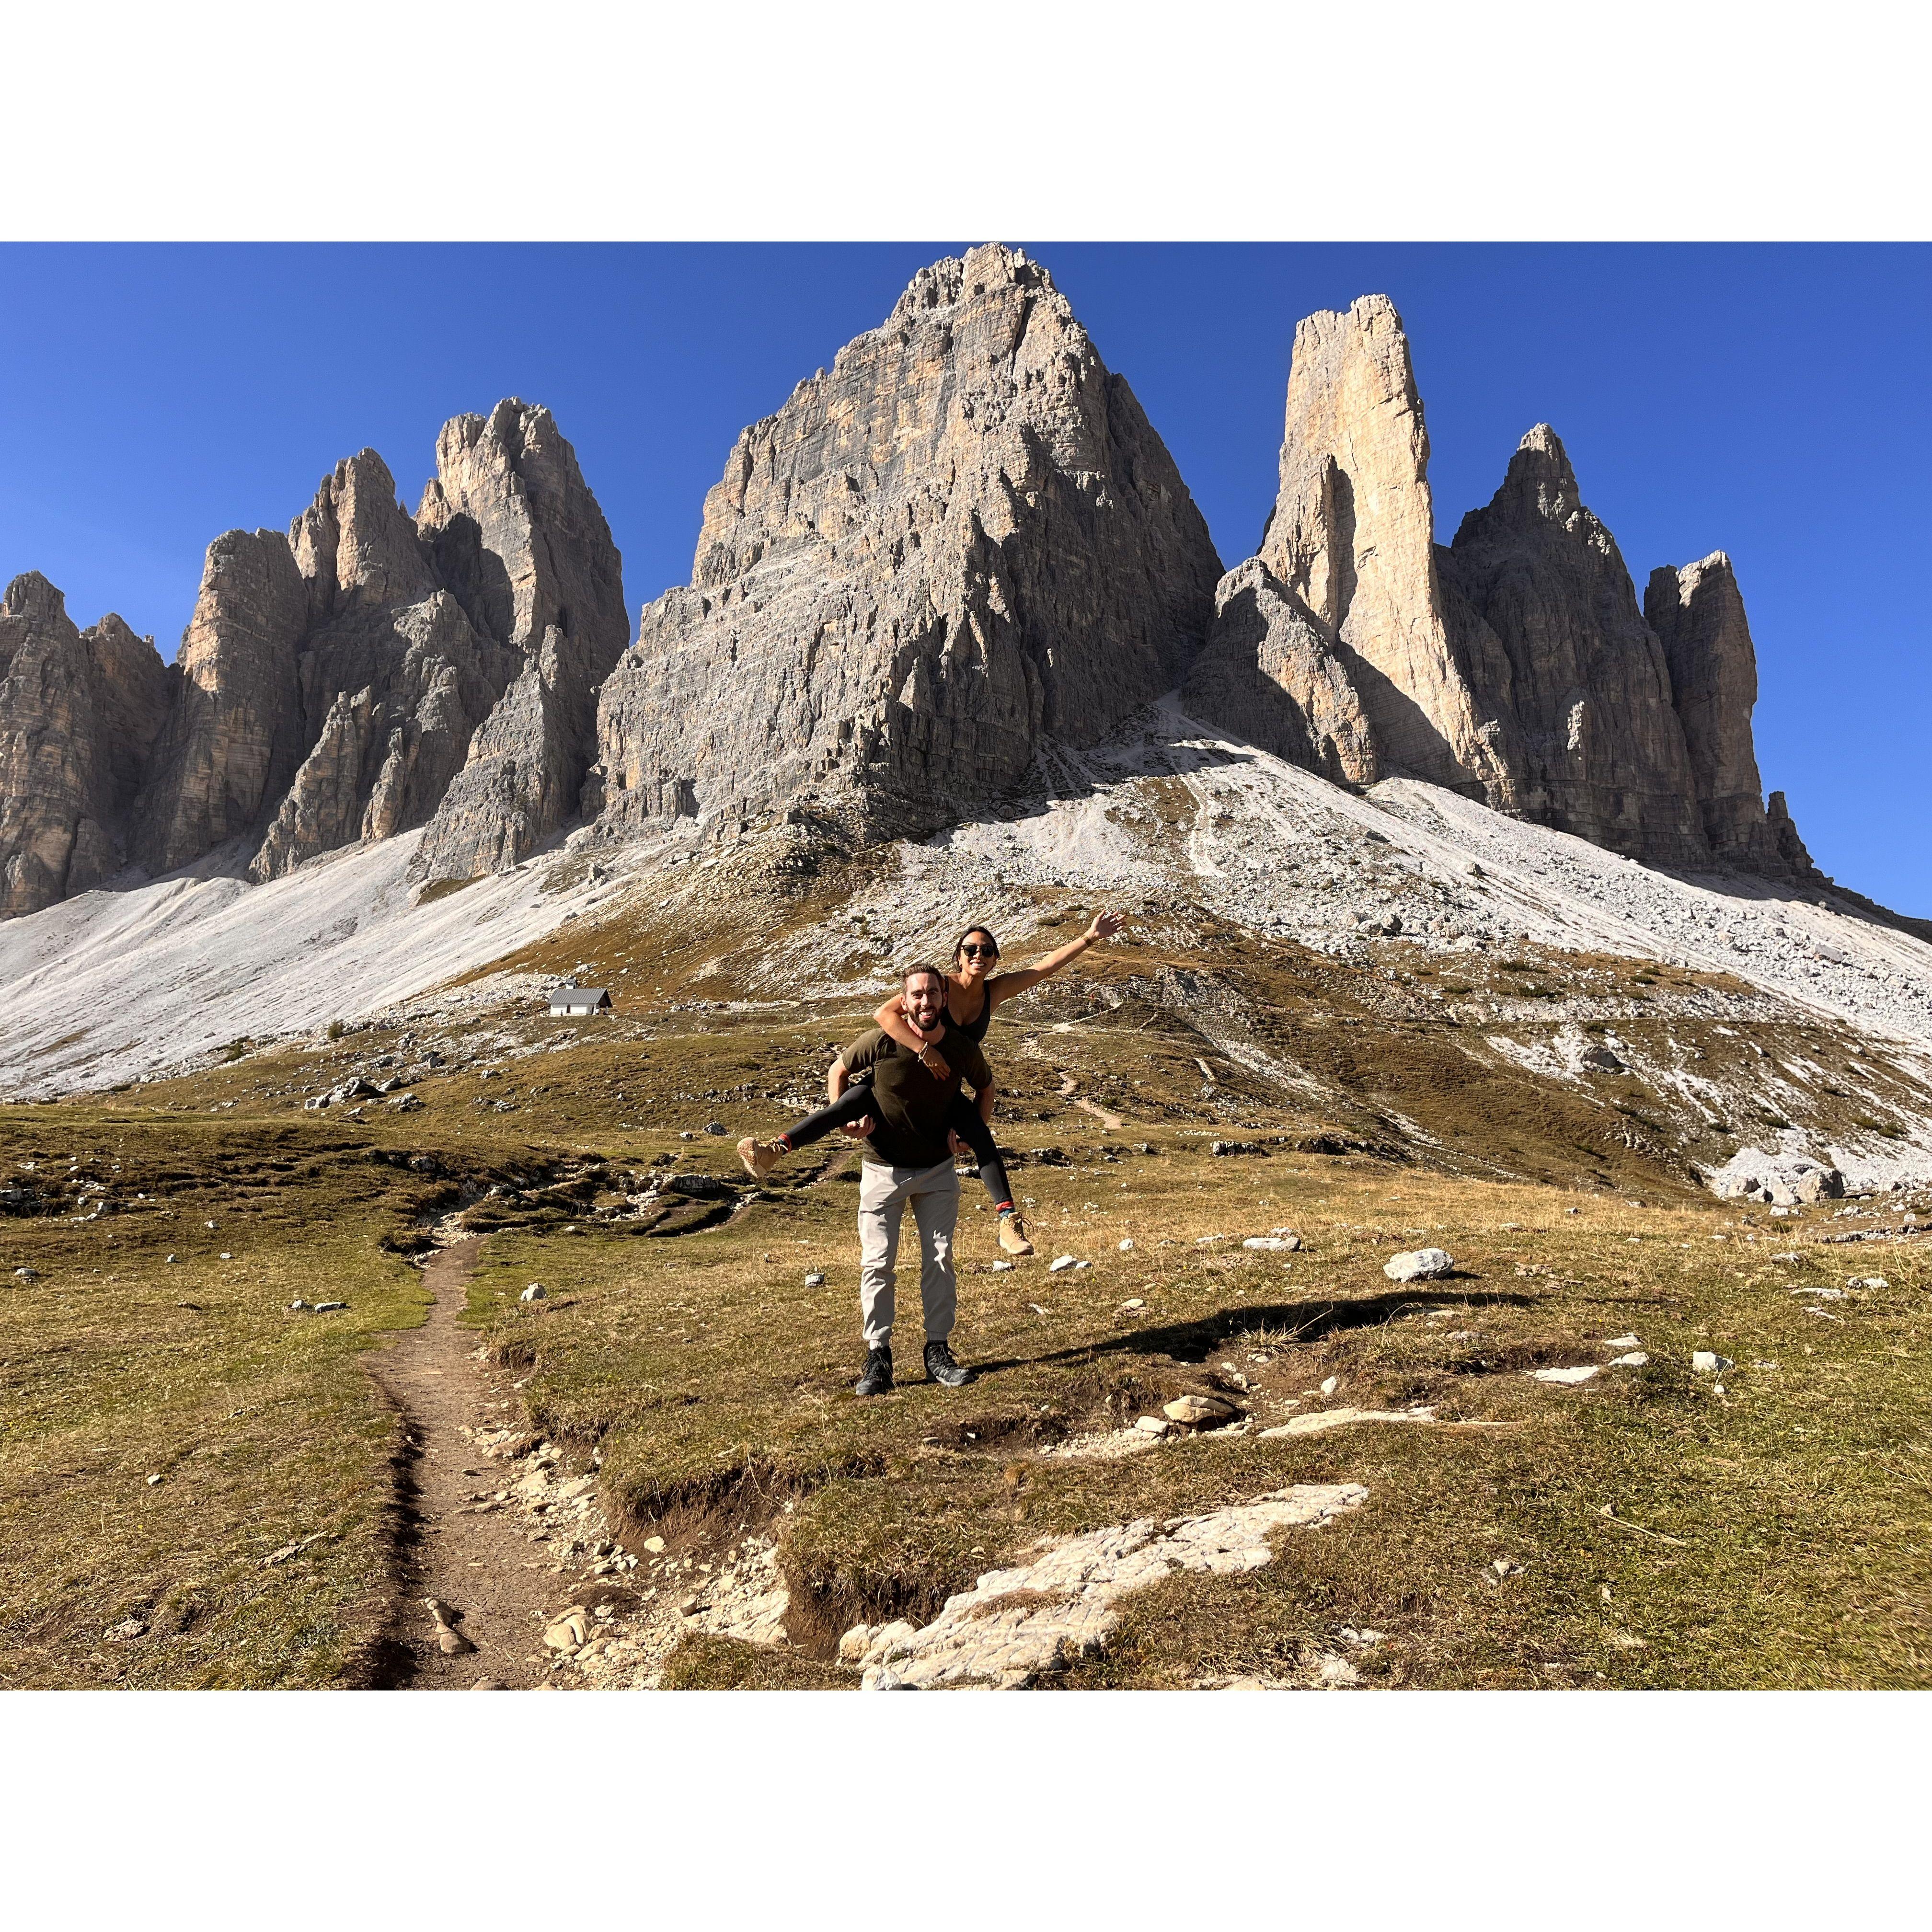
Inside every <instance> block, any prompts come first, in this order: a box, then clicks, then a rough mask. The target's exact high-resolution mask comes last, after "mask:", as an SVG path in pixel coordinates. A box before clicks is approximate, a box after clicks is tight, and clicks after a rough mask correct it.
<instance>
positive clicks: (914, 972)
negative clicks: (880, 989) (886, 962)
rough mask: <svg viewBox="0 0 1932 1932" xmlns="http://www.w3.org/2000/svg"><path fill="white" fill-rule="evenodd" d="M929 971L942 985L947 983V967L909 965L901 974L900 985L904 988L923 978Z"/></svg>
mask: <svg viewBox="0 0 1932 1932" xmlns="http://www.w3.org/2000/svg"><path fill="white" fill-rule="evenodd" d="M929 973H930V974H932V977H934V978H935V980H938V982H939V983H940V984H941V986H944V985H945V984H946V969H945V968H944V967H943V966H928V965H919V966H908V967H907V968H906V969H905V971H904V972H903V973H901V974H900V975H899V986H900V987H901V990H903V989H904V988H906V987H907V986H910V985H911V984H912V983H913V981H914V980H919V979H923V978H924V977H926V974H929Z"/></svg>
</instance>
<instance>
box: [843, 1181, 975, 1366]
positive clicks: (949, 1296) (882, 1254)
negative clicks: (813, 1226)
mask: <svg viewBox="0 0 1932 1932" xmlns="http://www.w3.org/2000/svg"><path fill="white" fill-rule="evenodd" d="M907 1207H910V1208H911V1209H912V1218H913V1224H914V1225H915V1226H916V1227H917V1229H918V1230H919V1300H920V1301H921V1303H922V1304H923V1307H924V1311H925V1315H926V1340H928V1341H929V1342H943V1341H944V1340H946V1338H947V1337H948V1336H949V1335H950V1334H952V1333H953V1319H954V1316H956V1313H957V1312H958V1309H959V1284H958V1283H957V1281H956V1280H955V1278H954V1276H953V1230H954V1229H955V1227H956V1226H957V1224H958V1222H959V1175H957V1174H956V1173H955V1172H953V1161H952V1157H950V1155H949V1156H948V1157H947V1158H946V1159H945V1160H942V1161H941V1163H939V1165H938V1166H937V1167H886V1166H882V1165H881V1164H880V1163H879V1162H877V1161H874V1160H868V1161H867V1162H866V1163H865V1166H864V1171H863V1172H862V1174H861V1175H860V1176H859V1312H860V1313H861V1314H862V1316H864V1318H865V1346H866V1347H867V1348H868V1349H883V1348H886V1347H887V1346H889V1345H890V1343H891V1341H892V1316H893V1313H894V1305H895V1285H896V1283H897V1280H898V1271H897V1268H896V1266H895V1263H896V1262H897V1259H898V1248H899V1223H900V1222H901V1220H903V1219H904V1214H905V1211H906V1209H907Z"/></svg>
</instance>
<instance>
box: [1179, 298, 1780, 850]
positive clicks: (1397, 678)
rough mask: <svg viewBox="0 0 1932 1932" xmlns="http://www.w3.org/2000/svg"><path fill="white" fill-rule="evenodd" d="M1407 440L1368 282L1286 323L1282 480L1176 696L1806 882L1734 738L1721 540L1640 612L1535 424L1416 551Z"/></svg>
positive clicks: (1614, 557) (1289, 736)
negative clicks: (1500, 470) (1499, 474)
mask: <svg viewBox="0 0 1932 1932" xmlns="http://www.w3.org/2000/svg"><path fill="white" fill-rule="evenodd" d="M1428 460H1429V437H1428V431H1427V428H1426V427H1425V425H1424V419H1423V412H1422V403H1421V398H1420V397H1419V396H1418V394H1417V392H1416V386H1415V375H1414V372H1413V370H1412V366H1411V363H1410V359H1409V345H1408V342H1407V340H1406V337H1405V336H1404V335H1403V328H1402V321H1401V318H1400V317H1399V316H1398V315H1397V313H1396V311H1395V310H1394V307H1393V306H1392V305H1391V303H1390V302H1389V301H1388V298H1387V297H1386V296H1364V297H1362V298H1361V300H1359V301H1358V302H1355V304H1354V305H1352V307H1351V308H1349V310H1348V311H1346V313H1335V312H1332V311H1324V312H1323V313H1322V314H1318V315H1313V316H1310V317H1308V318H1307V320H1306V321H1304V323H1302V324H1301V326H1300V327H1299V328H1298V329H1297V330H1296V332H1295V358H1294V363H1293V366H1292V371H1291V373H1290V375H1289V392H1288V408H1287V416H1286V427H1285V431H1284V435H1283V443H1282V452H1281V466H1280V490H1279V493H1278V495H1277V499H1276V502H1275V506H1274V510H1273V511H1272V513H1271V515H1270V517H1269V519H1268V527H1267V529H1265V532H1263V535H1262V545H1261V549H1260V551H1259V554H1258V555H1257V556H1254V557H1251V558H1250V559H1248V561H1247V562H1245V563H1244V564H1242V565H1239V566H1238V568H1236V569H1235V570H1234V571H1231V572H1230V573H1229V575H1228V576H1227V577H1224V578H1223V580H1222V582H1221V583H1220V586H1219V588H1218V589H1217V593H1216V617H1215V622H1214V630H1213V633H1212V635H1211V639H1210V641H1209V643H1208V647H1207V649H1205V650H1204V651H1203V652H1202V654H1201V656H1200V658H1199V660H1198V661H1197V662H1196V665H1195V667H1194V670H1193V673H1192V675H1191V676H1190V679H1189V681H1188V683H1187V687H1186V688H1185V691H1184V699H1185V701H1186V702H1187V704H1188V705H1189V706H1190V708H1191V709H1193V710H1194V711H1196V712H1197V713H1198V714H1199V715H1201V716H1202V717H1204V718H1210V719H1212V720H1214V721H1217V722H1219V723H1221V724H1226V726H1228V727H1229V728H1231V729H1233V730H1238V731H1241V733H1244V735H1245V736H1247V737H1248V738H1249V739H1251V741H1252V742H1255V743H1256V744H1259V745H1262V746H1263V747H1264V748H1266V749H1268V750H1269V751H1274V752H1275V753H1277V754H1278V755H1280V756H1282V757H1286V758H1289V759H1291V760H1293V761H1294V762H1295V763H1299V764H1302V765H1304V766H1307V767H1308V768H1309V769H1311V770H1313V771H1316V772H1320V773H1322V775H1323V776H1325V777H1326V778H1331V779H1334V780H1337V781H1340V782H1343V783H1347V784H1356V785H1365V784H1373V783H1374V782H1375V781H1376V780H1377V779H1378V778H1384V777H1389V776H1394V775H1407V776H1410V777H1415V778H1424V779H1427V780H1429V781H1431V782H1433V783H1435V784H1442V785H1447V786H1449V787H1453V788H1454V789H1456V790H1461V791H1463V792H1466V793H1469V794H1471V795H1472V796H1480V797H1481V798H1482V799H1484V800H1485V802H1487V803H1488V804H1490V805H1493V806H1494V807H1495V808H1497V809H1498V810H1500V811H1508V812H1511V813H1514V814H1517V815H1519V816H1521V817H1527V818H1531V819H1534V820H1537V821H1538V823H1543V824H1546V825H1550V826H1555V827H1556V828H1557V829H1560V830H1563V831H1567V832H1574V833H1576V834H1577V835H1579V836H1580V837H1583V838H1588V839H1589V840H1591V841H1593V842H1594V843H1595V844H1600V845H1603V846H1606V847H1610V849H1612V850H1616V851H1619V852H1623V853H1628V854H1629V855H1631V856H1633V857H1636V858H1641V859H1649V860H1651V861H1653V862H1657V863H1660V864H1665V865H1691V866H1699V865H1709V864H1711V863H1712V862H1714V861H1715V862H1718V863H1719V864H1721V865H1731V866H1736V867H1739V868H1744V869H1746V870H1748V871H1755V872H1757V873H1760V874H1762V875H1763V876H1766V877H1771V878H1775V879H1790V880H1804V879H1808V878H1812V877H1815V876H1816V874H1814V872H1813V871H1812V870H1811V864H1810V860H1809V859H1808V857H1807V856H1805V854H1804V848H1803V845H1802V842H1801V841H1799V839H1798V836H1797V833H1796V829H1795V828H1793V827H1792V826H1791V825H1790V819H1789V817H1788V816H1786V815H1784V814H1783V813H1782V806H1781V805H1778V806H1776V807H1775V808H1774V810H1773V811H1770V812H1768V811H1767V810H1766V805H1765V804H1764V802H1763V798H1762V795H1761V793H1760V790H1759V779H1758V773H1757V760H1756V758H1755V756H1754V754H1753V751H1752V748H1751V706H1752V704H1753V703H1754V701H1755V699H1756V697H1757V670H1756V661H1755V655H1754V652H1753V650H1752V647H1751V633H1750V631H1749V628H1748V626H1747V625H1746V624H1745V614H1744V604H1743V601H1742V598H1741V597H1740V596H1739V594H1738V589H1737V585H1736V580H1735V579H1734V577H1733V575H1732V573H1731V570H1730V563H1729V561H1728V559H1726V558H1724V556H1722V554H1721V553H1720V554H1718V555H1717V556H1712V557H1707V558H1706V559H1704V560H1703V562H1701V563H1697V564H1694V565H1689V566H1688V567H1687V568H1685V570H1683V571H1675V570H1664V571H1658V572H1657V573H1656V574H1655V576H1654V577H1652V580H1651V583H1650V586H1649V589H1648V591H1647V592H1646V601H1645V607H1644V609H1643V610H1640V609H1639V608H1638V606H1637V593H1636V589H1635V586H1634V585H1633V583H1631V577H1630V574H1629V572H1628V571H1627V570H1626V569H1625V566H1624V562H1623V559H1622V556H1620V555H1619V553H1618V550H1617V546H1616V541H1615V539H1614V538H1613V537H1612V536H1611V535H1610V532H1609V531H1608V530H1607V529H1605V528H1604V525H1603V524H1602V523H1601V521H1600V520H1598V518H1597V517H1595V516H1594V515H1593V514H1592V513H1591V512H1590V511H1589V509H1587V508H1586V507H1585V506H1584V505H1583V502H1582V500H1581V498H1580V494H1579V492H1578V490H1577V478H1576V476H1575V474H1574V471H1573V470H1572V469H1571V465H1570V460H1569V458H1568V455H1567V454H1566V453H1565V450H1564V448H1563V446H1562V443H1561V441H1560V440H1559V439H1558V437H1557V436H1556V432H1555V431H1553V430H1552V429H1551V428H1550V427H1549V425H1547V424H1538V425H1537V426H1536V428H1534V429H1532V431H1530V432H1529V434H1528V435H1527V436H1526V437H1524V438H1523V442H1522V443H1521V445H1520V446H1519V448H1518V449H1517V452H1516V454H1515V455H1514V458H1512V459H1511V463H1510V466H1509V470H1508V475H1506V476H1505V478H1504V481H1503V484H1502V487H1501V488H1500V489H1499V490H1498V491H1497V492H1496V495H1495V496H1494V497H1493V498H1492V499H1491V500H1490V502H1489V503H1488V504H1487V505H1485V506H1484V508H1481V509H1479V510H1472V511H1470V513H1469V514H1468V515H1467V516H1466V517H1464V518H1463V522H1462V524H1461V526H1460V528H1459V529H1458V530H1457V534H1456V538H1455V541H1454V543H1453V544H1450V545H1448V546H1447V547H1443V546H1440V545H1438V544H1436V543H1435V541H1434V540H1433V515H1434V512H1433V504H1432V502H1431V500H1430V487H1429V481H1428Z"/></svg>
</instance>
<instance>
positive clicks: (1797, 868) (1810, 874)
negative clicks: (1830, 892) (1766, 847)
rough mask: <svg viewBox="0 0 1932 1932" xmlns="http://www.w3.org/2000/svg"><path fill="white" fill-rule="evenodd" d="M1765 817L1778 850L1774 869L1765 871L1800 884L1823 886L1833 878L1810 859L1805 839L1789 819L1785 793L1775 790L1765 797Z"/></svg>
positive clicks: (1771, 875) (1770, 875)
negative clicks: (1827, 875) (1776, 865)
mask: <svg viewBox="0 0 1932 1932" xmlns="http://www.w3.org/2000/svg"><path fill="white" fill-rule="evenodd" d="M1764 815H1765V817H1766V819H1767V820H1769V823H1770V826H1771V841H1772V849H1773V850H1775V852H1776V853H1777V854H1778V868H1777V869H1776V870H1775V871H1771V870H1770V869H1769V868H1766V869H1767V872H1768V875H1769V877H1773V878H1784V879H1789V880H1791V881H1792V882H1793V883H1794V884H1796V885H1801V886H1825V885H1829V884H1830V883H1832V882H1831V880H1829V879H1828V878H1826V876H1825V874H1823V872H1821V871H1819V869H1818V868H1817V865H1814V863H1813V862H1812V859H1811V853H1809V852H1808V851H1807V850H1805V841H1804V840H1803V839H1802V838H1799V835H1798V827H1797V826H1796V824H1795V823H1793V820H1792V817H1791V811H1790V807H1789V806H1788V805H1786V803H1785V802H1784V793H1782V792H1781V791H1775V792H1773V793H1772V795H1771V796H1770V797H1769V799H1766V801H1765V814H1764Z"/></svg>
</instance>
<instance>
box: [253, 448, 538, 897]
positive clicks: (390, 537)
mask: <svg viewBox="0 0 1932 1932" xmlns="http://www.w3.org/2000/svg"><path fill="white" fill-rule="evenodd" d="M289 547H290V550H291V551H292V552H293V555H294V557H295V561H296V567H297V568H298V569H299V571H300V572H301V574H302V580H303V582H304V583H305V586H307V591H308V630H307V632H306V634H305V636H304V637H303V638H302V642H301V643H300V646H299V649H298V652H297V668H298V679H299V691H300V700H301V710H302V754H303V755H302V763H301V764H300V766H299V767H298V768H297V769H296V771H295V772H294V773H293V775H292V777H291V778H290V781H289V782H288V784H287V787H286V788H285V789H284V790H283V792H282V793H281V797H280V799H279V802H278V804H277V805H276V808H275V816H274V818H273V820H272V823H270V824H269V826H268V828H267V830H266V833H265V835H263V839H262V841H261V844H260V847H259V848H258V849H257V851H256V853H255V855H254V858H253V859H252V860H251V862H250V865H249V874H250V876H251V877H254V878H257V879H265V878H273V877H278V876H279V875H280V874H282V873H284V872H286V871H290V870H291V869H293V868H294V867H295V866H296V865H300V864H301V863H302V861H303V860H304V859H311V858H314V856H316V855H317V853H322V852H326V851H330V850H334V849H335V847H337V846H338V845H344V844H351V843H353V842H354V841H356V840H357V839H359V838H387V837H389V835H392V833H394V832H404V831H408V830H410V829H413V827H415V826H419V825H422V824H425V823H427V822H428V819H429V817H430V816H431V814H432V813H433V812H434V811H435V810H436V808H437V805H439V804H440V803H441V802H442V800H443V796H444V794H445V793H446V791H447V790H448V788H449V784H450V783H451V781H452V780H453V779H454V778H455V775H456V774H457V772H458V771H459V770H460V769H461V768H462V765H463V758H464V757H465V755H466V752H467V751H468V749H469V742H470V739H471V736H472V734H473V733H474V732H475V729H476V727H477V726H478V724H481V722H482V721H483V720H484V718H486V717H487V716H488V715H489V713H490V709H491V707H492V706H493V705H494V704H495V703H496V700H497V699H498V698H499V697H501V695H502V692H503V691H504V689H505V686H507V685H508V683H509V682H510V680H511V678H513V677H514V676H515V675H516V673H517V670H518V669H519V668H520V664H521V662H522V660H521V658H520V655H519V653H517V652H516V651H515V650H514V649H512V648H511V647H510V646H508V645H507V644H506V643H502V642H500V641H499V640H497V639H496V638H495V637H493V636H491V635H490V634H487V632H483V631H478V628H477V627H476V626H475V625H474V624H472V622H471V621H470V619H469V617H468V616H466V614H465V613H464V611H463V607H462V605H461V604H460V602H459V601H458V598H457V597H456V596H455V594H454V593H453V592H452V591H451V590H450V589H448V588H447V587H446V586H445V585H444V584H443V583H442V582H441V581H440V580H439V576H438V573H437V570H436V568H435V567H434V562H433V547H432V545H431V544H429V543H428V542H426V541H424V539H423V538H422V537H421V536H420V535H419V533H418V531H417V529H416V525H415V524H414V523H412V522H411V520H410V517H409V516H408V514H407V512H406V511H404V509H403V508H402V506H401V504H400V503H398V501H397V500H396V487H395V479H394V478H392V476H391V475H390V474H389V469H388V467H387V466H386V464H385V463H383V460H382V458H380V457H379V456H378V455H377V454H376V452H374V450H371V449H365V450H364V451H362V452H361V453H360V454H359V455H356V456H353V457H351V458H349V459H348V460H347V461H346V462H344V463H338V464H337V466H336V467H335V472H334V473H333V474H332V475H330V476H329V477H327V478H325V479H324V481H323V484H322V487H321V488H320V490H319V491H318V492H317V496H316V500H315V502H314V503H313V504H312V505H311V506H310V507H309V508H308V510H306V511H305V512H304V513H303V514H302V515H301V516H300V517H298V518H297V519H296V521H295V523H293V524H292V525H291V526H290V531H289Z"/></svg>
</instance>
